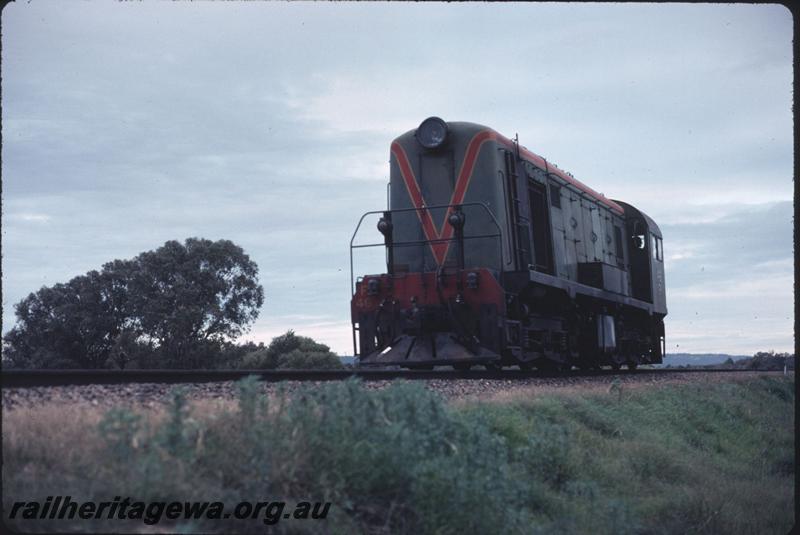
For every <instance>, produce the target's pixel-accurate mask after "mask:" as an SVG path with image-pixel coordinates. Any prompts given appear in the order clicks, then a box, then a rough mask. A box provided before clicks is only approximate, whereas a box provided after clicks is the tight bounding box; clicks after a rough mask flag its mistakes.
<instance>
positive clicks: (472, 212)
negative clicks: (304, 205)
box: [350, 117, 667, 369]
mask: <svg viewBox="0 0 800 535" xmlns="http://www.w3.org/2000/svg"><path fill="white" fill-rule="evenodd" d="M367 216H371V217H373V218H375V219H377V230H378V232H379V233H380V236H382V240H381V239H378V240H376V242H375V243H367V244H358V243H356V241H355V240H356V236H357V235H358V233H359V231H360V229H361V227H362V223H363V222H364V221H365V218H367ZM350 246H351V249H350V265H351V284H352V287H351V290H352V301H351V315H352V326H353V346H354V347H353V349H354V352H355V355H356V356H357V357H358V363H359V365H361V366H401V367H406V368H423V369H430V368H431V367H433V366H439V365H446V366H453V367H455V368H457V369H469V368H470V367H471V366H473V365H477V364H480V365H483V366H485V367H487V368H500V367H503V366H512V365H516V366H519V367H520V368H523V369H530V368H534V367H535V368H538V369H569V368H571V367H572V366H577V367H581V368H589V369H590V368H596V367H600V366H612V367H613V368H615V369H618V368H619V367H621V366H623V365H626V366H628V367H629V368H630V369H634V368H635V367H636V366H637V365H639V364H644V363H660V362H661V360H662V357H663V355H664V348H665V345H664V344H665V341H664V317H665V316H666V314H667V307H666V294H665V286H664V251H663V240H662V234H661V231H660V230H659V228H658V226H657V225H656V223H655V222H654V221H653V220H652V219H651V218H650V217H648V216H647V215H646V214H645V213H643V212H642V211H640V210H638V209H637V208H635V207H633V206H631V205H630V204H627V203H625V202H622V201H615V200H611V199H608V198H606V197H605V196H603V195H602V194H600V193H598V192H596V191H594V190H593V189H591V188H589V187H588V186H586V185H584V184H582V183H581V182H579V181H578V180H576V179H575V178H574V177H573V176H572V175H571V174H570V173H567V172H564V171H562V170H561V169H559V168H558V167H556V166H555V165H553V164H552V163H551V162H548V161H547V160H546V159H545V158H543V157H541V156H538V155H537V154H534V153H533V152H531V151H530V150H528V149H526V148H525V147H522V146H520V144H519V141H518V139H516V138H515V139H514V140H511V139H509V138H506V137H504V136H502V135H500V134H499V133H497V132H496V131H494V130H492V129H491V128H487V127H485V126H481V125H478V124H473V123H468V122H445V121H443V120H442V119H440V118H438V117H430V118H428V119H425V120H424V121H423V122H422V123H421V124H420V125H419V127H418V128H416V129H415V130H411V131H409V132H407V133H405V134H403V135H401V136H400V137H398V138H397V139H395V140H394V141H393V142H392V144H391V150H390V182H389V200H388V209H386V210H381V211H376V212H367V213H366V214H364V215H363V216H362V217H361V220H360V221H359V223H358V226H357V228H356V231H355V232H354V234H353V239H352V240H351V242H350ZM371 246H372V247H382V248H383V249H384V250H385V256H386V272H385V273H380V274H373V275H366V276H362V277H358V278H357V279H355V280H353V273H352V271H353V254H354V251H356V250H357V249H358V248H360V247H371Z"/></svg>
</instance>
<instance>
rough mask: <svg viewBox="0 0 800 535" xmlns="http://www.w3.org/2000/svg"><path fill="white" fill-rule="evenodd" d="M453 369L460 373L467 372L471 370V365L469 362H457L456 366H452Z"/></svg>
mask: <svg viewBox="0 0 800 535" xmlns="http://www.w3.org/2000/svg"><path fill="white" fill-rule="evenodd" d="M453 368H455V369H457V370H458V371H460V372H468V371H469V369H470V368H472V364H470V363H469V362H459V363H458V364H453Z"/></svg>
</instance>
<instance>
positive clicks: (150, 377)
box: [0, 368, 758, 388]
mask: <svg viewBox="0 0 800 535" xmlns="http://www.w3.org/2000/svg"><path fill="white" fill-rule="evenodd" d="M753 371H758V370H733V369H723V368H655V369H638V370H634V371H614V370H605V369H602V370H591V371H583V370H580V371H579V370H573V371H567V372H563V371H562V372H544V371H522V370H500V371H494V370H471V371H456V370H370V369H348V370H268V371H264V370H2V373H0V376H1V377H2V386H3V387H4V388H26V387H41V386H67V385H110V384H136V383H160V384H187V383H217V382H225V381H238V380H240V379H243V378H245V377H248V376H251V375H255V376H256V377H258V378H259V379H260V380H262V381H268V382H280V381H341V380H345V379H348V378H350V377H358V378H359V379H361V380H363V381H386V380H392V379H408V380H434V379H439V380H442V379H444V380H447V379H461V380H464V379H466V380H523V379H536V378H543V379H544V378H557V377H598V376H614V375H621V376H632V375H647V374H657V375H662V374H669V373H672V374H674V373H717V372H753Z"/></svg>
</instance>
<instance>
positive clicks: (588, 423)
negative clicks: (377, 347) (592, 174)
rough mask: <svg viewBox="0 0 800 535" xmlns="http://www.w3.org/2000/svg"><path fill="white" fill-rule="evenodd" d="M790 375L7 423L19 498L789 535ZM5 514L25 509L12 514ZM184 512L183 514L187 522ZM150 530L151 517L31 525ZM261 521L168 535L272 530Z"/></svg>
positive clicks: (490, 525) (309, 399) (250, 403)
mask: <svg viewBox="0 0 800 535" xmlns="http://www.w3.org/2000/svg"><path fill="white" fill-rule="evenodd" d="M794 389H795V384H794V378H793V377H788V378H785V377H762V378H758V379H749V380H745V381H735V382H730V383H712V384H697V383H691V384H686V385H680V386H660V387H657V388H653V389H627V390H625V391H622V390H620V389H613V388H612V389H611V390H612V391H598V390H597V389H594V390H591V391H589V392H582V391H580V390H574V391H571V392H569V393H566V394H559V393H548V394H546V395H543V396H537V397H524V396H522V395H515V396H506V397H504V398H503V399H502V401H496V402H468V403H458V404H450V405H448V404H445V403H444V402H443V401H442V400H441V399H440V398H439V397H437V396H436V395H435V394H433V393H431V392H428V391H427V390H425V389H424V387H422V386H420V385H418V384H408V383H395V384H394V385H393V386H391V387H389V388H387V389H385V390H380V391H367V390H365V389H364V388H362V387H361V385H360V384H359V383H358V382H357V381H349V382H345V383H335V384H324V385H322V386H318V387H314V388H307V389H305V390H302V391H301V392H300V393H295V394H293V395H292V396H291V397H289V396H286V395H283V394H281V393H279V394H278V395H276V396H273V397H271V398H269V399H268V398H265V397H263V396H261V395H259V394H257V389H256V387H255V384H254V383H253V382H252V381H249V380H245V381H244V382H242V383H240V393H239V401H238V403H236V404H232V403H230V402H202V403H197V404H194V405H191V406H190V405H188V404H187V402H186V400H185V399H184V397H183V395H182V393H181V391H180V390H178V391H176V392H175V395H174V400H173V403H172V404H171V405H170V406H168V407H166V408H164V409H162V410H131V409H129V408H116V409H112V410H110V411H103V410H100V409H98V408H96V407H92V406H83V405H67V406H46V407H41V408H34V409H31V410H26V411H20V410H11V411H6V412H5V413H4V418H3V460H4V466H3V500H4V507H5V510H6V514H7V512H8V511H9V506H10V504H11V502H12V501H16V500H33V499H39V500H41V501H44V498H45V497H46V496H52V495H58V494H63V495H67V494H68V495H71V496H72V497H73V499H75V500H88V499H90V498H95V499H97V500H98V501H108V500H111V499H113V497H114V496H130V497H132V498H134V499H136V500H143V501H154V500H167V501H171V500H180V501H184V500H198V501H215V500H219V501H223V502H225V503H226V504H228V503H230V504H231V505H232V504H234V503H236V502H237V501H240V500H250V501H260V500H283V501H286V502H288V503H292V502H295V501H301V500H311V501H330V502H332V504H333V506H332V507H331V510H330V514H329V515H328V517H327V519H325V520H318V521H313V520H307V521H302V520H297V521H295V520H293V519H289V520H285V521H284V520H281V521H280V522H279V523H278V524H276V525H274V526H272V527H271V528H272V529H273V530H277V531H278V532H285V533H304V532H315V533H316V532H320V531H322V532H328V533H351V532H362V533H384V532H386V533H388V532H392V533H394V532H400V533H411V532H414V533H417V532H420V533H441V534H446V533H461V532H469V533H490V532H492V533H494V532H508V533H590V532H591V533H599V534H603V533H608V534H619V533H648V534H650V533H652V534H660V533H725V534H729V533H752V534H759V535H760V534H765V533H777V534H783V533H788V532H789V531H790V529H791V528H792V526H793V524H794V513H793V499H794V471H795V456H794V398H795V390H794ZM6 522H9V521H8V520H6ZM184 522H186V521H184ZM10 527H12V528H14V529H17V530H28V531H30V530H44V531H56V530H58V531H66V530H76V529H81V530H95V531H98V532H108V531H115V530H116V531H127V532H132V531H137V532H138V531H141V529H142V523H141V521H135V520H130V521H100V520H93V521H91V522H90V523H86V521H84V523H83V524H80V523H78V522H77V521H76V522H74V523H72V524H69V523H66V522H64V521H60V522H58V521H30V520H15V521H13V522H12V523H11V524H10ZM263 528H264V526H263V524H261V523H259V522H253V521H252V520H251V521H239V522H234V521H232V520H229V521H225V522H223V521H213V520H210V521H209V520H207V521H205V523H200V522H198V521H193V522H190V523H180V522H173V523H171V524H167V523H164V524H158V525H157V526H155V527H153V528H152V529H156V530H162V531H176V530H178V531H184V532H189V531H198V530H200V531H219V532H230V531H263Z"/></svg>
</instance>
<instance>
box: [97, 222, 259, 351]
mask: <svg viewBox="0 0 800 535" xmlns="http://www.w3.org/2000/svg"><path fill="white" fill-rule="evenodd" d="M134 262H135V264H136V269H135V270H133V275H132V276H131V277H130V278H129V283H128V284H129V286H128V298H129V299H130V310H131V312H132V315H133V316H134V317H136V318H137V320H138V322H139V324H140V328H141V330H142V332H144V333H146V335H147V336H148V337H150V338H152V339H153V340H154V341H156V343H157V345H158V347H159V350H160V351H161V352H162V353H163V358H164V359H165V360H166V361H168V362H171V363H173V364H174V365H175V366H197V365H199V364H201V363H200V362H196V359H192V358H191V356H192V355H193V354H194V355H199V352H198V350H199V349H200V348H201V347H204V346H205V347H207V346H208V344H218V343H220V342H222V341H224V340H228V339H233V338H236V337H238V336H239V335H240V334H242V333H243V332H244V331H245V330H246V329H247V327H248V325H249V324H250V323H252V322H253V321H255V319H256V318H257V317H258V312H259V308H260V307H261V305H262V304H263V302H264V290H263V288H262V287H261V286H260V285H259V284H258V281H257V274H258V266H257V265H256V264H255V262H253V261H252V260H250V258H249V257H248V256H247V255H246V254H245V253H244V251H243V250H242V248H241V247H239V246H237V245H235V244H234V243H233V242H230V241H228V240H219V241H216V242H212V241H210V240H203V239H197V238H190V239H188V240H186V243H185V244H181V243H179V242H177V241H169V242H167V243H165V244H164V246H162V247H160V248H158V249H156V250H155V251H149V252H146V253H142V254H140V255H139V256H138V257H136V259H134ZM107 267H109V269H111V268H112V266H108V265H107ZM118 267H120V268H122V269H127V266H118ZM193 352H194V353H193Z"/></svg>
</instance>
